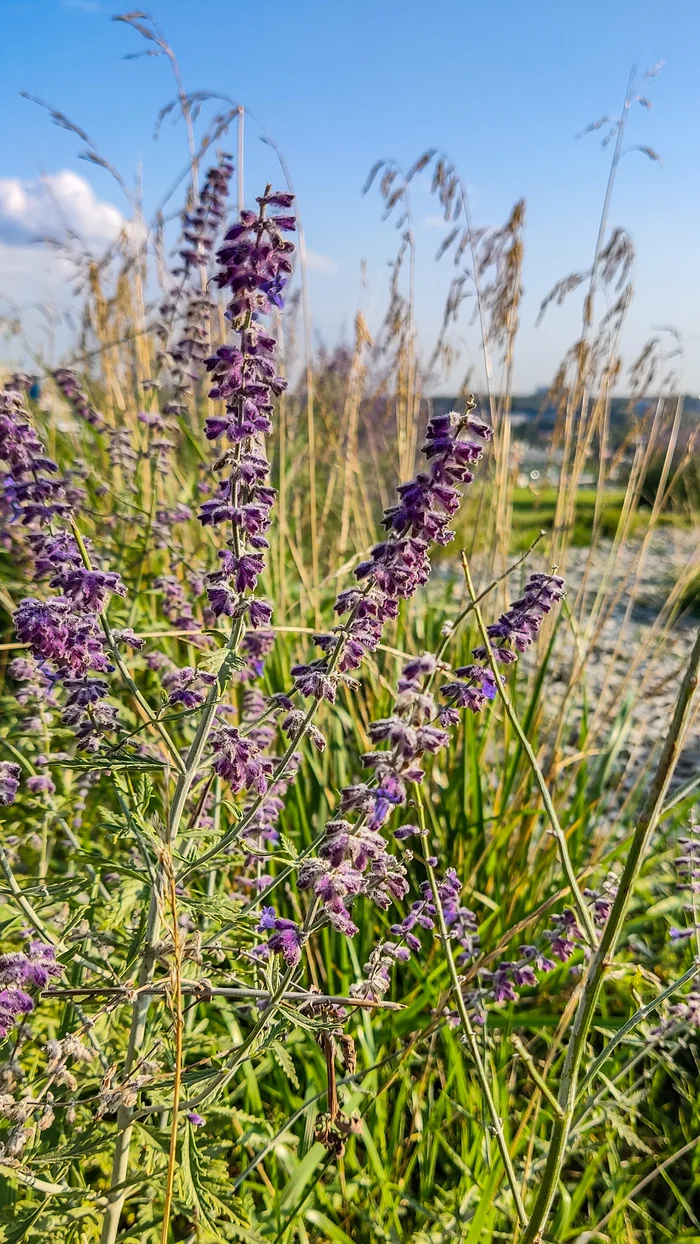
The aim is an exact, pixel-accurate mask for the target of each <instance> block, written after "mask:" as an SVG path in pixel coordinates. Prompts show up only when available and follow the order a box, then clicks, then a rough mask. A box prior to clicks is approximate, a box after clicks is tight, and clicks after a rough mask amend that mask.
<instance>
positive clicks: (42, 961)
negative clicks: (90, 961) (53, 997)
mask: <svg viewBox="0 0 700 1244" xmlns="http://www.w3.org/2000/svg"><path fill="white" fill-rule="evenodd" d="M62 970H63V969H62V968H61V965H60V964H59V963H57V962H56V955H55V952H54V950H53V947H51V946H47V945H46V944H45V943H44V942H38V941H34V942H29V944H28V946H27V949H26V951H22V950H16V951H11V952H9V953H8V954H4V955H0V1038H3V1037H6V1036H7V1035H8V1033H9V1032H10V1031H11V1029H12V1028H13V1027H14V1026H15V1024H17V1023H19V1021H20V1018H21V1017H22V1016H23V1015H29V1014H30V1013H31V1012H32V1011H33V1010H34V999H33V998H32V996H31V994H29V993H28V992H27V989H28V988H31V987H32V986H34V987H35V988H36V989H46V986H47V985H48V984H49V982H50V981H51V980H52V978H53V977H56V976H60V975H61V972H62Z"/></svg>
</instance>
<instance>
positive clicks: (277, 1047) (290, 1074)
mask: <svg viewBox="0 0 700 1244" xmlns="http://www.w3.org/2000/svg"><path fill="white" fill-rule="evenodd" d="M270 1048H271V1050H272V1053H273V1055H274V1057H275V1062H277V1063H278V1064H279V1066H280V1067H281V1068H282V1070H283V1072H284V1074H285V1075H286V1077H287V1079H288V1080H289V1081H290V1083H291V1084H293V1085H294V1088H295V1089H296V1090H297V1092H299V1088H300V1085H299V1077H298V1075H297V1073H296V1068H295V1066H294V1060H293V1058H292V1056H291V1054H290V1053H289V1050H286V1049H285V1048H284V1046H283V1045H282V1044H281V1042H279V1041H273V1042H272V1045H271V1046H270Z"/></svg>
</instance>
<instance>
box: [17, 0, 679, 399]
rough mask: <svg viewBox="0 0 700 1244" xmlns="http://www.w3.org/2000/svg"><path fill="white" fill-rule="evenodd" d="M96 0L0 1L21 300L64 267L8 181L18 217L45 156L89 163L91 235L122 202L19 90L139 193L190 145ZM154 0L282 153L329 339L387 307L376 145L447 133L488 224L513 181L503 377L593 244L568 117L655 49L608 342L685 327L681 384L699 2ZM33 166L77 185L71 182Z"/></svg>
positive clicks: (558, 346) (467, 341) (540, 367)
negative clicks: (630, 267)
mask: <svg viewBox="0 0 700 1244" xmlns="http://www.w3.org/2000/svg"><path fill="white" fill-rule="evenodd" d="M115 11H119V10H118V9H115V8H113V7H112V6H111V5H109V4H107V3H105V2H104V0H0V20H1V21H2V36H3V37H2V40H1V45H2V46H1V47H0V100H1V104H2V116H3V118H4V126H3V138H2V144H1V146H0V153H1V156H0V294H2V295H4V296H5V297H9V298H11V299H12V300H13V301H14V302H15V303H17V304H19V305H20V306H26V305H27V304H29V303H31V302H33V301H35V300H37V298H39V297H41V298H46V297H52V296H56V297H57V298H58V297H59V296H64V295H65V274H61V273H59V274H58V275H56V274H54V277H53V284H52V283H51V280H50V279H49V275H47V274H48V266H49V261H48V260H47V259H46V257H45V256H44V257H40V256H39V254H38V252H37V250H36V247H30V246H29V245H28V241H27V238H28V229H25V236H24V237H23V236H22V226H21V222H20V224H19V225H18V221H17V209H16V203H17V202H18V200H17V185H19V187H20V190H21V192H22V194H24V195H25V196H28V198H25V199H22V200H21V201H22V203H26V205H27V206H26V208H24V207H23V209H22V211H23V212H24V213H25V216H26V219H30V217H31V220H32V221H33V220H34V219H35V217H34V216H32V215H31V212H32V211H35V210H38V209H37V205H36V193H37V189H36V183H37V179H39V178H40V177H41V176H42V175H43V176H48V177H54V176H55V175H57V174H63V173H65V172H66V171H68V172H72V173H73V175H76V174H77V175H78V176H79V177H80V178H83V179H86V181H87V182H88V183H89V187H86V188H85V189H84V191H81V194H82V195H83V199H82V200H81V205H78V206H80V212H82V215H79V217H78V219H79V220H80V221H83V222H84V223H85V228H86V230H88V231H89V230H90V228H93V230H94V231H95V234H96V235H97V234H98V233H99V229H100V228H103V227H104V228H105V229H108V224H109V206H111V207H116V208H118V209H120V210H122V209H123V208H124V204H123V202H121V201H120V198H119V191H118V189H117V187H116V186H115V185H114V183H113V182H112V181H111V180H110V178H109V176H108V175H107V174H106V173H104V172H103V171H101V170H99V169H96V168H93V167H91V166H90V165H88V164H86V163H84V162H82V161H80V160H79V159H78V158H77V152H78V150H79V146H80V144H79V143H78V142H77V140H76V139H75V137H74V136H73V135H70V134H67V133H65V132H63V131H61V130H59V129H57V128H56V127H54V126H52V125H51V123H50V121H49V118H48V116H47V115H46V114H45V113H44V112H43V111H42V110H41V109H39V108H37V107H35V106H34V105H32V104H30V103H27V102H25V101H24V100H22V99H20V98H19V96H18V91H20V90H22V89H23V90H26V91H29V92H30V93H32V94H36V95H40V96H42V97H43V98H44V99H46V100H48V101H49V102H50V103H51V104H52V105H54V106H55V107H57V108H59V109H61V110H63V111H64V112H66V113H67V114H69V115H70V116H71V117H72V118H73V119H74V120H75V121H77V122H78V123H79V124H80V125H82V126H83V127H84V128H85V129H86V130H87V131H88V132H89V133H90V135H91V137H92V138H93V139H94V140H95V142H96V143H97V144H98V146H99V147H100V148H101V150H102V151H103V153H104V154H105V155H106V156H107V157H108V158H109V159H110V160H111V162H112V163H113V164H114V165H115V166H116V167H118V168H119V169H120V171H121V172H122V173H123V174H124V176H125V177H126V178H127V180H130V179H132V178H133V175H134V170H135V168H136V164H137V159H138V158H139V157H140V159H141V161H142V164H143V179H144V196H145V203H146V208H147V209H148V207H149V206H153V205H154V204H155V203H156V202H157V200H158V199H159V197H160V195H161V194H162V193H163V190H164V189H165V187H166V186H167V185H169V183H170V182H171V180H172V179H173V177H174V175H176V174H177V173H178V172H179V171H180V170H181V168H182V167H183V164H184V161H185V159H186V148H185V139H184V133H183V130H182V126H181V125H179V126H173V125H172V124H170V123H167V124H166V125H165V127H164V129H163V132H162V134H161V137H160V139H159V140H158V141H157V142H155V141H154V140H153V126H154V121H155V117H156V115H157V113H158V111H159V109H160V107H161V106H162V105H163V104H164V103H165V102H167V101H168V100H169V99H170V98H171V97H172V95H173V87H172V81H171V79H170V77H169V73H168V67H167V64H166V62H165V61H164V60H163V59H155V58H144V57H142V58H140V59H136V60H126V59H124V57H125V56H127V55H128V54H130V53H134V52H139V51H142V50H143V48H144V46H145V45H143V44H142V42H141V41H140V39H139V37H138V36H137V35H136V34H135V33H134V32H133V31H132V30H130V29H128V28H127V27H125V26H122V25H118V24H114V23H112V22H111V21H110V20H109V18H110V16H111V15H112V14H113V13H114V12H115ZM150 12H151V13H152V14H153V16H154V17H155V18H156V20H157V21H158V22H159V23H160V25H161V27H162V29H163V32H164V33H165V35H166V37H167V38H168V40H169V41H170V43H171V44H172V46H173V47H174V48H175V50H176V52H177V55H178V57H179V60H180V65H181V69H182V74H183V78H184V81H185V84H186V86H187V88H188V89H190V90H195V89H209V90H212V91H217V92H221V93H222V94H226V95H228V96H231V97H232V98H235V99H236V100H239V101H241V102H242V103H244V104H245V105H246V106H247V107H248V108H249V109H250V110H251V112H252V113H254V114H255V115H256V116H257V117H258V118H259V119H260V121H261V122H262V124H263V125H264V127H265V128H266V130H267V131H268V132H269V133H270V134H271V135H272V136H273V137H274V139H275V141H276V142H277V143H278V144H279V146H280V147H281V149H282V151H283V152H284V154H285V157H286V159H287V162H288V164H289V167H290V169H291V173H292V176H293V179H294V182H295V186H296V189H297V193H298V196H299V203H300V207H301V210H302V213H303V217H304V221H305V225H306V231H307V240H308V245H309V247H310V248H311V250H312V251H313V253H314V256H315V260H314V270H313V271H312V272H311V278H310V279H311V293H312V309H313V315H314V324H315V331H316V332H317V334H319V335H322V336H323V337H324V338H325V339H326V340H327V341H328V342H333V341H334V340H335V339H337V337H338V336H339V335H342V334H346V335H349V334H350V332H351V327H352V317H353V314H354V310H355V308H356V306H357V305H358V302H359V303H360V305H362V307H363V309H364V310H365V312H366V314H367V316H368V318H369V321H370V324H371V325H375V326H376V324H377V322H378V319H379V316H380V314H381V310H382V308H383V306H384V302H385V296H386V282H387V271H388V270H387V267H386V262H387V260H388V259H389V258H390V256H391V255H392V253H393V250H394V248H395V246H396V241H397V238H396V234H395V231H394V230H393V228H392V226H391V224H382V222H381V212H380V205H379V202H378V199H377V197H376V195H370V196H368V197H367V198H363V197H362V195H361V187H362V184H363V181H364V179H365V177H366V174H367V171H368V169H369V167H370V166H371V165H372V163H373V162H374V161H375V159H377V158H379V157H381V156H392V157H394V158H396V159H397V160H398V161H399V162H400V163H402V164H405V165H409V164H410V163H411V162H412V161H413V159H415V157H416V156H417V155H418V154H420V152H421V151H422V150H424V149H425V148H426V147H428V146H440V147H443V148H445V149H447V150H448V151H449V152H450V153H451V155H452V156H453V158H454V160H455V162H456V164H457V165H458V167H459V168H460V170H461V172H462V175H463V177H464V179H465V181H466V182H467V183H468V185H469V187H470V190H471V193H472V199H473V209H474V216H475V219H476V221H477V223H479V224H483V225H495V224H498V223H501V222H502V221H503V220H504V219H505V217H506V215H507V213H508V211H509V209H510V207H511V205H512V203H513V202H514V201H515V199H517V198H518V197H520V196H521V195H522V196H524V197H525V198H526V199H527V204H528V207H527V234H526V265H525V288H526V297H525V303H524V307H523V315H522V332H521V335H520V339H519V345H518V354H517V360H516V385H517V386H518V387H520V388H522V389H525V388H530V387H531V386H534V385H538V384H545V383H547V381H548V380H549V379H550V377H551V375H552V372H553V371H554V369H555V367H556V365H557V362H558V361H559V358H560V357H561V355H562V354H563V352H564V351H565V350H566V348H567V347H568V345H569V344H570V343H571V341H572V340H573V338H574V336H575V333H576V329H577V326H578V322H579V304H578V303H577V302H576V300H575V299H574V301H572V303H571V305H570V307H569V308H568V309H565V310H564V311H563V312H562V311H558V310H554V311H552V312H551V313H550V314H548V316H547V317H546V319H545V321H544V324H543V325H542V326H541V327H540V328H536V327H535V318H536V315H537V309H538V306H539V302H540V300H541V298H542V297H543V296H544V294H545V293H546V292H547V290H548V289H549V288H550V287H551V285H552V284H553V283H554V282H555V281H556V280H558V279H559V278H560V277H562V276H564V275H566V274H567V273H569V272H571V271H575V270H577V269H583V268H586V267H587V266H588V265H589V264H590V259H591V254H592V249H593V245H594V242H595V235H596V231H597V224H598V216H599V212H600V204H601V201H602V196H603V193H604V188H605V181H606V177H607V167H608V159H609V151H602V150H601V146H600V140H599V137H598V136H596V135H590V136H588V137H586V138H584V139H581V140H578V141H577V140H576V139H575V137H574V136H575V134H576V133H577V132H578V131H580V130H581V129H582V128H583V127H584V126H585V125H586V124H587V123H589V122H591V121H593V120H595V119H596V118H598V117H599V116H601V114H604V113H615V112H617V111H618V110H619V107H620V104H621V100H622V96H623V95H624V90H625V85H626V82H627V77H628V74H629V71H630V66H631V65H632V63H635V62H636V63H637V64H639V66H640V69H642V70H643V69H645V68H646V67H648V66H650V65H652V64H653V63H654V62H656V61H658V60H659V59H663V60H664V61H665V67H664V69H663V71H662V73H661V74H660V75H659V77H658V78H656V79H654V80H653V82H652V83H651V84H649V88H648V93H649V94H650V95H651V97H652V100H653V104H654V107H653V110H652V111H651V112H648V111H646V110H644V109H642V108H638V109H636V110H635V112H634V114H633V118H632V122H631V129H630V135H629V141H630V143H631V144H633V143H641V144H645V145H648V146H650V147H652V148H653V149H655V150H656V151H658V153H659V155H660V156H661V159H662V161H663V166H662V167H660V166H659V165H658V164H656V163H653V162H651V161H649V160H648V159H646V158H645V157H644V156H643V155H640V154H638V153H634V154H630V155H629V156H627V157H626V158H625V159H624V160H623V162H622V166H621V172H620V177H619V182H618V187H617V189H616V193H615V199H614V203H613V209H612V214H611V221H612V223H613V224H621V225H625V226H626V227H627V228H628V229H629V231H630V233H631V234H632V237H633V239H634V242H635V244H636V247H637V252H638V261H637V267H636V273H635V285H636V289H637V296H636V300H635V304H634V309H633V312H632V314H631V317H630V322H629V327H628V330H627V333H626V337H625V340H624V352H625V356H626V359H627V361H630V360H631V358H632V357H633V355H634V352H635V351H636V350H638V349H639V348H640V347H641V345H642V344H643V342H644V341H645V340H646V338H647V337H648V336H649V335H650V332H651V330H652V326H655V325H660V324H673V325H674V326H675V327H676V328H678V329H679V330H680V332H681V333H682V335H683V338H684V341H685V345H686V368H685V376H686V382H687V386H688V387H689V388H690V389H692V390H693V391H700V317H699V315H698V311H699V310H700V305H699V304H700V295H699V293H698V291H699V290H700V248H699V247H698V245H697V240H696V237H697V224H696V220H697V215H698V206H697V205H698V202H699V201H700V127H699V126H698V118H699V117H700V75H699V74H698V71H697V49H698V45H699V40H700V6H698V4H697V0H664V3H663V4H662V3H659V0H634V2H631V0H587V2H586V3H585V4H574V3H572V2H570V0H568V2H567V0H564V2H562V0H525V2H524V3H523V0H491V3H488V2H487V0H481V2H480V3H475V2H473V0H432V3H430V4H428V5H425V4H419V3H417V2H416V0H334V2H333V3H328V2H327V0H326V2H325V3H319V2H318V0H298V2H297V3H296V4H295V5H292V4H289V3H288V2H287V3H283V2H282V0H266V3H264V4H262V3H252V2H250V3H248V4H247V5H246V4H244V3H240V2H239V3H233V0H197V2H196V3H195V2H193V0H154V3H153V4H152V5H151V6H150ZM268 175H269V176H270V177H271V179H272V180H274V179H275V166H274V157H273V156H272V154H271V152H270V151H269V149H268V148H265V147H263V146H262V145H261V144H260V143H259V142H258V141H257V138H256V135H255V132H254V128H253V126H252V125H249V127H248V141H247V148H246V189H247V193H249V194H250V195H251V196H252V195H254V194H255V193H256V192H257V189H258V185H260V184H262V183H263V181H264V180H265V178H266V177H267V176H268ZM32 184H34V189H33V190H32ZM53 184H54V186H55V188H56V194H57V195H58V194H59V192H60V193H63V189H66V190H67V191H71V193H72V194H73V196H74V197H73V200H71V202H74V201H75V203H77V200H75V193H74V192H75V191H76V187H77V185H78V183H77V182H76V181H75V177H74V179H73V181H70V180H69V181H65V180H64V181H59V180H57V181H55V183H53ZM3 185H4V199H3ZM90 188H91V189H90ZM32 194H34V199H32ZM13 203H14V204H15V208H14V209H13V207H12V204H13ZM32 204H33V206H32ZM106 205H108V206H106ZM78 206H76V211H78ZM30 209H31V210H30ZM13 210H14V216H13ZM3 212H4V215H3ZM413 212H414V219H415V222H416V240H417V245H418V253H419V260H418V324H419V329H420V333H421V343H422V345H423V348H424V349H426V350H427V349H429V347H430V345H431V343H432V340H433V337H434V333H435V331H436V329H437V326H438V323H439V318H440V308H441V304H442V299H443V298H444V294H445V291H446V287H447V281H448V278H449V270H448V268H447V266H446V264H445V263H444V261H443V263H442V264H440V265H438V266H437V267H436V266H435V264H434V262H433V258H434V254H435V251H436V249H437V246H438V245H439V243H440V239H441V236H442V231H441V229H440V227H439V225H438V224H437V223H436V221H435V217H436V215H437V208H436V206H435V204H434V202H433V201H432V200H431V198H430V196H429V193H428V189H427V187H426V186H425V185H424V184H421V183H419V184H417V185H416V188H415V191H414V197H413ZM20 214H21V213H20ZM39 215H41V213H39ZM91 221H92V222H93V223H92V224H91V223H90V222H91ZM95 221H97V223H95ZM100 222H101V223H100ZM57 231H58V230H57ZM363 259H366V260H367V271H368V280H367V284H366V286H364V287H362V286H361V282H360V264H361V261H362V260H363ZM42 282H43V283H42ZM29 322H31V317H30V321H29ZM460 336H461V337H462V338H463V357H462V362H463V364H464V365H466V364H467V363H468V361H469V359H470V358H472V357H473V358H474V359H475V361H476V360H477V359H478V355H477V352H476V349H475V336H474V330H473V329H470V327H469V325H468V323H467V322H466V320H465V322H464V324H463V325H462V326H461V329H460ZM5 349H6V348H5ZM477 376H478V373H477ZM443 387H444V386H443Z"/></svg>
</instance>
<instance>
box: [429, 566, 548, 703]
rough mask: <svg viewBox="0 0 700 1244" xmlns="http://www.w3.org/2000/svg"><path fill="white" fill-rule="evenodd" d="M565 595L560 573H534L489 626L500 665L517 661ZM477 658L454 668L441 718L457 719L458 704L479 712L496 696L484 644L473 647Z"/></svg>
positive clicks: (492, 649) (488, 631) (490, 641)
mask: <svg viewBox="0 0 700 1244" xmlns="http://www.w3.org/2000/svg"><path fill="white" fill-rule="evenodd" d="M563 596H564V580H563V579H562V578H560V577H559V576H558V575H548V574H531V575H530V577H529V579H528V581H527V583H526V584H525V590H524V592H523V595H522V596H521V597H520V599H519V600H516V601H514V602H513V604H512V605H511V606H510V609H508V610H507V611H506V612H505V613H503V614H501V616H500V618H499V619H498V621H497V622H494V623H492V625H491V626H489V627H488V628H487V634H488V637H489V644H490V647H491V651H492V653H493V656H494V658H495V660H496V661H497V662H498V663H499V664H501V665H511V664H512V663H513V662H514V661H517V659H518V657H517V654H518V653H519V652H525V651H526V650H527V648H529V646H530V644H532V643H533V642H534V640H535V639H536V638H537V635H538V634H539V632H540V628H541V626H542V621H543V618H544V617H545V615H546V614H548V613H550V612H551V610H552V607H553V606H554V605H555V604H557V603H558V602H559V601H560V600H562V599H563ZM472 656H473V658H474V662H473V663H472V664H470V665H463V666H461V667H460V668H459V669H456V670H455V675H456V678H455V681H453V682H449V683H447V684H445V685H444V686H443V687H442V694H443V695H444V697H445V699H446V700H447V701H448V704H449V706H450V708H448V709H447V710H443V714H442V720H443V721H445V722H453V721H456V720H457V716H458V715H457V713H456V711H455V712H453V711H451V710H457V709H459V708H469V709H471V710H472V712H475V713H478V712H480V711H481V709H482V708H483V707H484V704H485V703H486V701H487V700H493V699H494V698H495V696H496V692H497V687H496V679H495V676H494V673H493V671H492V669H491V668H490V667H489V665H488V659H489V657H488V651H487V649H486V648H485V647H478V648H474V649H472Z"/></svg>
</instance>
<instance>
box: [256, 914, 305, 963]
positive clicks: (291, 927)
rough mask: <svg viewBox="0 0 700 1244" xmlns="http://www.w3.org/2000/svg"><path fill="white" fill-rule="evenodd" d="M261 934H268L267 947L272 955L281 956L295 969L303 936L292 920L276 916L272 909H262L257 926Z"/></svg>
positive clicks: (299, 956) (299, 957)
mask: <svg viewBox="0 0 700 1244" xmlns="http://www.w3.org/2000/svg"><path fill="white" fill-rule="evenodd" d="M258 930H259V932H261V933H264V932H269V933H270V934H271V936H270V937H269V938H268V940H267V947H268V949H269V950H271V951H273V953H274V954H278V955H282V956H283V958H284V960H285V962H286V963H288V964H290V965H291V966H292V967H295V966H296V964H297V963H298V962H299V960H300V959H301V948H302V945H303V935H302V932H301V929H300V928H299V926H298V925H297V924H295V923H294V921H293V920H285V919H284V918H283V917H282V916H278V915H277V912H276V911H275V908H274V907H264V908H263V914H262V916H261V918H260V923H259V924H258Z"/></svg>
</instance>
